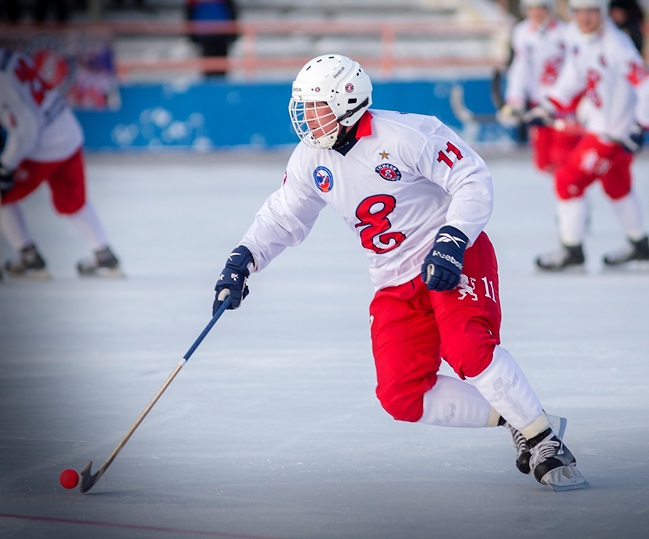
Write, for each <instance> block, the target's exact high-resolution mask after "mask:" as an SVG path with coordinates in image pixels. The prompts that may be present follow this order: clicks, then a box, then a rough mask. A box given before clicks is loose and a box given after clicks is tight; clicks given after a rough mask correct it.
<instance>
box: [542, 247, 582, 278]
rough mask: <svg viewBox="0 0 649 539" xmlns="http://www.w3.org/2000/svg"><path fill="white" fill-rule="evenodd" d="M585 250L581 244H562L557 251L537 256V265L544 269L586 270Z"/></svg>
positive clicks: (557, 270)
mask: <svg viewBox="0 0 649 539" xmlns="http://www.w3.org/2000/svg"><path fill="white" fill-rule="evenodd" d="M584 262H586V258H585V257H584V250H583V249H582V246H581V244H579V245H562V246H561V247H560V248H559V249H557V250H556V251H552V252H550V253H546V254H544V255H541V256H539V257H537V259H536V266H537V268H538V269H540V270H543V271H556V272H559V271H584Z"/></svg>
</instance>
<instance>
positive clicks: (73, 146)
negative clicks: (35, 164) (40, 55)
mask: <svg viewBox="0 0 649 539" xmlns="http://www.w3.org/2000/svg"><path fill="white" fill-rule="evenodd" d="M0 125H2V127H3V128H4V129H5V130H6V131H7V142H6V144H5V147H4V150H3V151H2V154H0V163H2V165H3V166H5V167H6V168H8V169H9V170H13V169H15V168H16V167H17V166H18V164H19V163H20V162H21V161H23V160H24V159H31V160H33V161H39V162H48V161H59V160H62V159H65V158H67V157H69V156H71V155H72V154H73V153H74V152H75V151H76V150H77V149H78V148H79V147H81V145H82V143H83V132H82V130H81V126H80V125H79V122H78V121H77V119H76V118H75V116H74V114H73V113H72V111H71V110H70V108H69V107H68V105H67V104H66V103H65V100H64V98H63V96H61V94H59V92H58V91H56V90H52V89H49V88H48V87H47V86H46V85H45V83H44V82H43V81H42V80H41V78H40V77H39V76H38V73H37V71H36V68H35V66H34V64H33V63H32V61H31V60H30V59H29V58H28V57H26V56H24V55H23V54H21V53H18V52H11V51H9V50H7V49H3V48H0Z"/></svg>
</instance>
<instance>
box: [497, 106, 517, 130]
mask: <svg viewBox="0 0 649 539" xmlns="http://www.w3.org/2000/svg"><path fill="white" fill-rule="evenodd" d="M496 120H498V123H499V124H501V125H504V126H505V127H517V126H518V125H519V124H520V123H521V122H522V121H523V111H522V110H521V109H520V108H518V107H513V106H512V105H509V104H505V105H503V106H502V107H501V108H500V110H498V112H497V113H496Z"/></svg>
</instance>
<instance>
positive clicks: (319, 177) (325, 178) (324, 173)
mask: <svg viewBox="0 0 649 539" xmlns="http://www.w3.org/2000/svg"><path fill="white" fill-rule="evenodd" d="M313 179H314V180H315V185H316V187H317V188H318V189H320V191H322V192H323V193H328V192H329V191H331V190H332V189H333V188H334V175H333V174H332V173H331V170H329V169H328V168H327V167H317V168H316V169H315V170H314V171H313Z"/></svg>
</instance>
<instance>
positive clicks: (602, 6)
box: [568, 0, 608, 14]
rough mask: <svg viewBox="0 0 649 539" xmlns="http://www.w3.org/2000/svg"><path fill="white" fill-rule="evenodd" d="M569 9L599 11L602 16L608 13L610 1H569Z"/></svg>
mask: <svg viewBox="0 0 649 539" xmlns="http://www.w3.org/2000/svg"><path fill="white" fill-rule="evenodd" d="M568 7H569V8H570V9H572V10H575V9H599V10H600V11H601V12H602V14H605V13H606V12H607V11H608V0H569V2H568Z"/></svg>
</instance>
